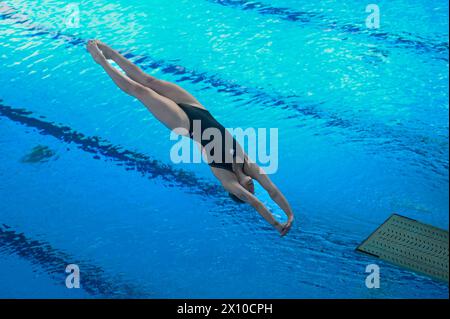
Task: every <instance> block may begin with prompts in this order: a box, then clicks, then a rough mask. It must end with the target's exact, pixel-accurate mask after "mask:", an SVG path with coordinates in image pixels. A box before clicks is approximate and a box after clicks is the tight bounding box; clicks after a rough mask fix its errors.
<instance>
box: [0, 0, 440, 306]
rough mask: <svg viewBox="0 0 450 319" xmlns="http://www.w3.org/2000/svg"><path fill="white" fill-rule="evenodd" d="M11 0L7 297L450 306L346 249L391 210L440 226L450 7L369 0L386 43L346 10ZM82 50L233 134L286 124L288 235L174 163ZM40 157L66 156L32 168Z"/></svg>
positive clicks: (3, 12) (205, 172) (0, 251)
mask: <svg viewBox="0 0 450 319" xmlns="http://www.w3.org/2000/svg"><path fill="white" fill-rule="evenodd" d="M69 3H77V4H78V5H79V9H80V25H79V26H78V27H68V25H67V23H65V22H64V19H63V16H64V14H65V11H64V10H63V8H64V7H65V6H66V5H67V4H69ZM0 4H1V5H0V6H1V9H0V17H1V19H0V67H1V70H2V73H1V76H0V133H1V134H0V146H1V147H0V161H1V163H2V164H1V165H0V179H1V183H0V217H1V218H0V260H1V263H0V270H1V271H0V297H60V298H71V297H73V298H82V297H88V298H97V297H111V298H113V297H133V298H146V297H148V298H174V297H179V298H188V297H191V298H192V297H200V298H212V297H235V298H241V297H249V298H251V297H255V298H262V297H265V298H282V297H284V298H317V297H320V298H432V297H437V298H447V297H448V286H447V285H446V284H442V283H439V282H436V281H434V280H432V279H429V278H427V277H423V276H420V275H417V274H414V273H412V272H409V271H406V270H404V269H400V268H397V267H394V266H392V265H389V264H386V263H383V262H380V261H378V260H374V259H372V258H370V257H367V256H364V255H361V254H358V253H357V252H355V251H354V249H355V247H356V246H357V245H358V244H359V243H360V242H361V241H362V240H363V239H365V238H366V237H367V235H369V234H370V233H371V232H372V231H373V230H374V229H375V228H376V227H377V226H378V225H379V224H380V223H381V222H383V221H384V220H385V219H386V218H387V217H388V216H389V215H390V214H391V213H393V212H397V213H399V214H403V215H406V216H409V217H411V218H414V219H417V220H420V221H422V222H425V223H429V224H433V225H435V226H437V227H441V228H444V229H447V230H448V211H449V200H448V191H449V187H448V151H449V147H448V3H447V2H446V1H433V2H427V1H423V0H421V1H414V2H407V1H404V0H390V1H378V2H377V4H378V5H379V7H380V10H381V28H380V29H378V30H368V29H367V28H366V27H365V22H364V21H365V18H366V16H367V13H365V5H366V4H364V3H355V2H354V1H339V2H335V1H320V2H319V1H317V2H310V1H292V0H261V1H255V2H246V1H241V0H191V1H187V0H176V1H170V2H168V1H160V0H148V1H139V2H130V1H103V0H100V1H95V2H94V1H91V0H89V1H78V2H75V1H60V0H48V1H15V0H14V1H12V0H11V1H1V2H0ZM91 38H98V39H101V40H102V41H104V42H106V43H108V44H110V45H111V46H113V47H117V48H118V49H121V50H123V52H124V53H127V57H129V58H131V60H133V61H134V62H136V63H137V64H138V65H139V66H141V67H142V68H143V69H144V70H145V71H146V72H149V73H151V74H152V75H155V76H158V77H161V78H163V79H165V80H168V81H173V82H177V83H179V84H180V85H182V86H183V87H184V88H186V89H187V90H189V91H190V92H192V93H193V94H194V95H195V96H196V97H198V99H199V100H200V101H201V102H202V103H203V104H204V105H206V106H207V107H208V108H209V110H210V111H211V112H212V113H213V114H214V115H215V116H216V117H217V119H218V120H220V121H221V122H222V123H223V124H224V125H225V126H226V127H243V128H246V127H267V128H269V127H276V128H278V130H279V151H278V152H279V170H278V172H277V173H276V174H275V175H273V176H271V178H272V179H273V180H274V182H275V183H276V184H277V185H278V186H279V188H280V189H281V190H282V191H283V192H284V193H285V195H286V197H287V198H288V199H289V201H290V203H291V205H292V207H293V209H294V212H295V214H296V223H295V224H294V226H293V228H292V230H291V232H290V233H289V235H288V236H286V237H284V238H280V237H279V236H278V235H277V234H276V232H274V231H273V230H272V229H271V228H270V227H268V225H267V224H266V223H265V222H264V221H263V220H262V219H261V218H260V217H259V215H258V214H257V213H256V212H254V211H253V210H252V209H250V208H246V207H243V206H239V205H236V204H234V203H233V202H231V201H230V200H229V199H228V198H227V196H226V194H225V193H224V192H223V191H222V190H221V189H220V188H219V187H218V183H217V182H216V181H215V180H214V179H213V177H212V175H211V174H210V172H209V169H208V167H207V166H206V165H195V164H179V165H175V164H172V163H171V161H170V153H169V150H170V147H171V146H172V145H173V141H170V139H169V131H167V130H166V128H165V127H163V126H162V125H161V124H159V123H158V122H157V121H156V120H154V119H153V118H152V116H151V114H150V113H148V111H147V110H146V109H145V108H144V107H142V106H141V105H140V104H139V103H138V102H137V101H135V100H133V99H131V98H130V97H129V96H126V95H125V94H123V93H122V92H121V91H120V90H119V89H117V88H116V87H115V86H114V84H113V83H112V82H111V80H110V79H109V78H108V77H107V76H106V75H105V74H104V73H103V72H102V70H101V69H100V68H99V67H98V66H97V65H96V64H95V63H94V62H93V61H92V59H91V57H90V56H89V54H88V53H87V52H86V50H85V44H86V41H87V40H88V39H91ZM37 145H43V146H47V147H48V148H49V149H51V150H52V151H53V152H54V153H55V155H54V156H52V157H50V158H43V160H42V161H40V162H38V163H26V162H25V163H24V162H23V161H22V160H21V159H23V157H24V156H25V155H27V154H29V153H30V151H31V150H32V149H33V148H34V147H36V146H37ZM257 193H258V195H260V196H261V197H262V198H263V199H264V201H267V202H268V204H269V206H271V207H272V208H273V209H274V211H275V213H276V214H280V212H279V210H278V209H277V208H275V207H273V204H271V203H270V202H269V201H268V197H267V195H265V194H264V193H263V192H262V191H261V189H260V188H258V189H257ZM69 263H77V264H79V265H80V269H81V276H82V277H81V278H82V279H81V283H82V289H80V290H77V289H70V290H69V289H66V288H65V286H64V280H65V276H66V274H65V273H64V269H65V266H66V265H67V264H69ZM371 263H377V264H379V265H380V266H381V276H382V277H381V288H380V289H367V288H366V286H365V277H366V273H365V267H366V266H367V265H368V264H371ZM83 278H84V279H83Z"/></svg>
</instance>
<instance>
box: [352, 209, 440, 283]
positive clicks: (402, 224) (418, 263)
mask: <svg viewBox="0 0 450 319" xmlns="http://www.w3.org/2000/svg"><path fill="white" fill-rule="evenodd" d="M356 250H358V251H360V252H363V253H366V254H369V255H372V256H374V257H378V258H380V259H382V260H385V261H388V262H391V263H393V264H396V265H398V266H401V267H405V268H407V269H410V270H413V271H416V272H419V273H422V274H425V275H428V276H431V277H433V278H436V279H439V280H443V281H446V282H447V283H448V231H446V230H444V229H440V228H437V227H434V226H430V225H426V224H423V223H420V222H418V221H416V220H413V219H410V218H407V217H403V216H400V215H397V214H393V215H392V216H390V217H389V218H388V219H387V220H386V221H385V222H384V223H383V224H382V225H381V226H380V227H378V229H377V230H375V231H374V232H373V233H372V234H371V235H370V236H369V237H368V238H367V239H366V240H365V241H364V242H363V243H362V244H361V245H359V246H358V248H356Z"/></svg>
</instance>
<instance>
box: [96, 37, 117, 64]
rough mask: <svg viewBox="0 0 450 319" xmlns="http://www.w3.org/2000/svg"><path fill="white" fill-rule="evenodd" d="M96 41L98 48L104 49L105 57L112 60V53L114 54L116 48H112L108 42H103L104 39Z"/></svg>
mask: <svg viewBox="0 0 450 319" xmlns="http://www.w3.org/2000/svg"><path fill="white" fill-rule="evenodd" d="M96 42H97V46H98V48H99V49H100V50H101V51H102V53H103V55H104V56H105V58H107V59H109V60H110V59H111V57H112V55H113V53H114V49H113V48H111V47H110V46H109V45H107V44H106V43H103V42H102V41H99V40H96Z"/></svg>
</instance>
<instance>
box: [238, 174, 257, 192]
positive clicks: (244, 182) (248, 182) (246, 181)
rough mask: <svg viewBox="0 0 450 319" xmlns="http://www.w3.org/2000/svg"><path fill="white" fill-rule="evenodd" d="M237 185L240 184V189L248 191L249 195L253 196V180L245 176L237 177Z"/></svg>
mask: <svg viewBox="0 0 450 319" xmlns="http://www.w3.org/2000/svg"><path fill="white" fill-rule="evenodd" d="M238 180H239V184H241V186H242V187H244V188H245V189H246V190H248V191H249V192H250V193H252V194H255V185H254V184H253V179H252V178H251V177H250V176H248V175H246V174H242V175H240V176H239V175H238Z"/></svg>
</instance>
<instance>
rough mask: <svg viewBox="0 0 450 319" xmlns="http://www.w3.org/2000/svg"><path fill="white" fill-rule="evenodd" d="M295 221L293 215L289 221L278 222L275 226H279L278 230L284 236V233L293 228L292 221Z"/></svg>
mask: <svg viewBox="0 0 450 319" xmlns="http://www.w3.org/2000/svg"><path fill="white" fill-rule="evenodd" d="M293 221H294V218H293V217H290V218H289V219H288V221H287V223H285V224H278V225H279V226H278V225H277V226H275V228H277V230H278V232H279V233H280V235H281V237H283V236H284V235H286V234H287V233H288V232H289V230H291V227H292V223H293Z"/></svg>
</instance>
